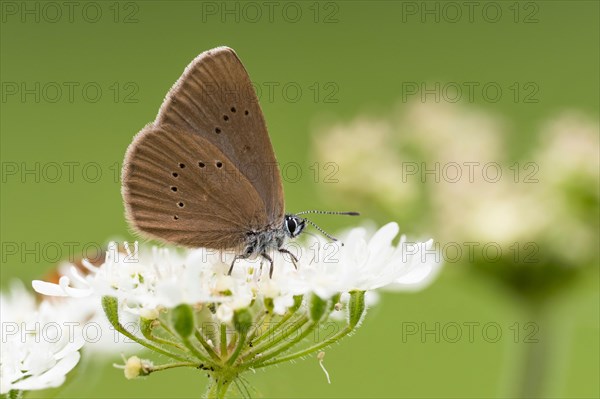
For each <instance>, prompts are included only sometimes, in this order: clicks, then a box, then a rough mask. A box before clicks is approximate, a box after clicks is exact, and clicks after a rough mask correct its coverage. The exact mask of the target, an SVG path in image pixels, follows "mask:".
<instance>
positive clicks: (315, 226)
mask: <svg viewBox="0 0 600 399" xmlns="http://www.w3.org/2000/svg"><path fill="white" fill-rule="evenodd" d="M301 219H302V220H304V221H305V222H308V223H309V224H310V225H311V226H313V227H314V228H315V229H317V230H319V231H320V232H321V234H323V235H324V236H325V237H327V238H329V239H330V240H331V241H338V239H337V238H335V237H334V236H332V235H331V234H329V233H327V232H326V231H325V230H323V229H322V228H320V227H319V226H317V225H316V224H314V223H313V222H311V221H310V220H308V219H305V218H301ZM342 245H344V243H342Z"/></svg>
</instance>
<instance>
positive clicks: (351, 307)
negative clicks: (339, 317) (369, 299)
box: [348, 291, 365, 328]
mask: <svg viewBox="0 0 600 399" xmlns="http://www.w3.org/2000/svg"><path fill="white" fill-rule="evenodd" d="M364 314H365V292H364V291H352V292H350V301H349V302H348V324H349V326H350V327H351V328H354V327H356V326H358V325H359V324H360V322H361V321H362V318H363V315H364Z"/></svg>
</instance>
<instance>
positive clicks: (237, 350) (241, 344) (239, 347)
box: [227, 333, 246, 366]
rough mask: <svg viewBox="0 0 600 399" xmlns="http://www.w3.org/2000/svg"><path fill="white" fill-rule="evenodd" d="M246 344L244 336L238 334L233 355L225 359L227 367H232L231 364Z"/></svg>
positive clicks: (243, 334)
mask: <svg viewBox="0 0 600 399" xmlns="http://www.w3.org/2000/svg"><path fill="white" fill-rule="evenodd" d="M245 344H246V334H245V333H240V334H239V339H238V343H237V345H236V347H235V351H234V352H233V354H232V355H231V356H230V357H229V359H227V365H228V366H232V365H233V363H235V361H236V359H237V358H238V356H239V355H240V352H241V351H242V349H243V348H244V345H245Z"/></svg>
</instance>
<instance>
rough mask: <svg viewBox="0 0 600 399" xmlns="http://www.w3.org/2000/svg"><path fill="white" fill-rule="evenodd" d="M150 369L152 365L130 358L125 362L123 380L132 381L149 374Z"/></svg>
mask: <svg viewBox="0 0 600 399" xmlns="http://www.w3.org/2000/svg"><path fill="white" fill-rule="evenodd" d="M151 368H152V363H151V362H150V361H148V360H142V359H140V358H139V357H137V356H131V357H130V358H129V359H127V361H126V362H125V367H124V368H123V373H124V374H125V378H127V379H128V380H133V379H134V378H137V377H139V376H145V375H148V374H150V371H151Z"/></svg>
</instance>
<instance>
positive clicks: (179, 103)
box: [155, 47, 284, 227]
mask: <svg viewBox="0 0 600 399" xmlns="http://www.w3.org/2000/svg"><path fill="white" fill-rule="evenodd" d="M155 124H156V125H172V126H176V127H178V128H182V129H185V130H186V131H190V132H193V133H195V134H197V135H198V136H201V137H203V138H204V139H205V140H206V141H207V142H209V143H210V144H212V145H213V146H215V147H217V148H219V149H220V150H221V151H222V152H223V154H224V155H225V156H226V157H227V158H229V160H230V161H231V162H232V163H233V165H234V166H235V167H236V168H237V169H238V170H239V171H240V173H241V174H243V175H244V176H245V177H246V178H247V180H248V181H249V182H250V183H251V184H252V186H254V188H255V189H256V191H257V193H258V195H259V196H260V199H261V201H262V202H263V203H264V206H265V209H266V213H267V221H268V225H269V226H270V227H279V226H280V225H281V223H282V220H283V215H284V204H283V186H282V182H281V176H280V174H279V168H278V166H277V161H276V159H275V154H274V153H273V147H272V145H271V141H270V140H269V136H268V133H267V127H266V124H265V120H264V117H263V114H262V111H261V109H260V106H259V103H258V98H257V96H256V93H255V91H254V87H253V86H252V83H251V82H250V78H249V76H248V73H247V72H246V69H245V68H244V66H243V65H242V62H241V61H240V60H239V58H238V57H237V55H236V54H235V52H234V51H233V50H232V49H230V48H227V47H218V48H216V49H213V50H209V51H206V52H204V53H202V54H200V55H199V56H198V57H197V58H196V59H194V61H192V62H191V63H190V65H188V67H187V68H186V70H185V72H184V73H183V75H182V76H181V78H179V80H178V81H177V82H176V83H175V85H173V88H172V89H171V90H170V91H169V93H168V94H167V96H166V98H165V101H164V102H163V104H162V106H161V108H160V111H159V113H158V116H157V118H156V122H155Z"/></svg>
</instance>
